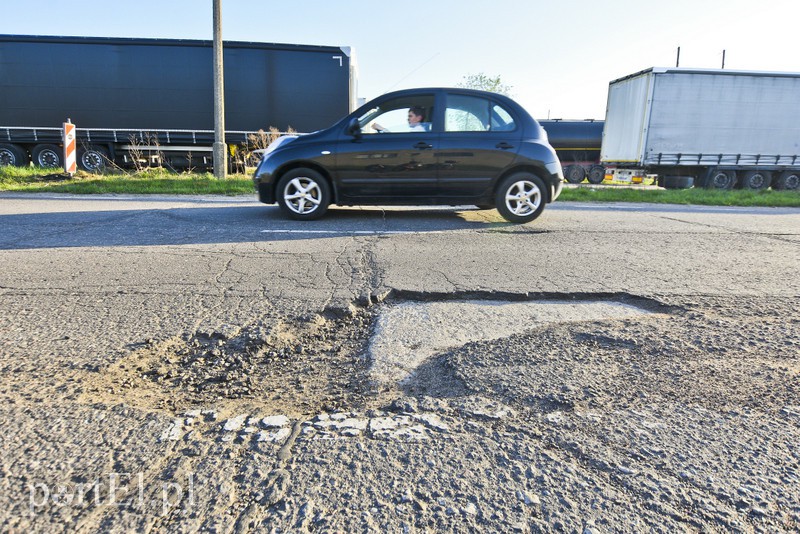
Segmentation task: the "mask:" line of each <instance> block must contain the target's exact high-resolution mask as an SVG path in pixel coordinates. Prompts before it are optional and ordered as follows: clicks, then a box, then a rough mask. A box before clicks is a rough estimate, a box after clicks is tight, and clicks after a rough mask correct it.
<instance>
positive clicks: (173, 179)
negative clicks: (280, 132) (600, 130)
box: [0, 167, 800, 207]
mask: <svg viewBox="0 0 800 534" xmlns="http://www.w3.org/2000/svg"><path fill="white" fill-rule="evenodd" d="M54 173H55V174H48V171H47V170H43V169H39V168H36V167H26V168H20V167H0V191H24V192H30V193H73V194H83V195H89V194H103V193H117V194H134V195H142V194H145V195H148V194H149V195H254V194H255V189H254V187H253V181H252V179H251V176H250V175H244V174H235V175H231V176H229V177H228V179H226V180H217V179H215V178H214V177H213V176H212V175H211V174H210V173H174V172H169V171H166V170H162V169H150V170H145V171H141V172H128V173H126V172H114V173H109V174H104V175H95V174H87V173H84V172H78V173H77V174H76V175H75V176H74V177H73V178H71V179H68V178H67V177H65V175H62V174H59V173H60V171H58V170H55V171H54ZM559 201H581V202H649V203H656V204H696V205H704V206H773V207H800V191H771V190H767V191H743V190H734V191H718V190H709V189H683V190H669V191H666V190H663V189H655V188H650V187H643V188H626V187H592V186H581V187H577V188H571V187H569V188H564V191H563V192H562V193H561V196H560V197H559Z"/></svg>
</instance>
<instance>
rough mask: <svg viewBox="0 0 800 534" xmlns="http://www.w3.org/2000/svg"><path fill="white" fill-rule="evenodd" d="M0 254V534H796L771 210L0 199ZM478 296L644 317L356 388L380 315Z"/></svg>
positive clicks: (779, 235) (532, 338)
mask: <svg viewBox="0 0 800 534" xmlns="http://www.w3.org/2000/svg"><path fill="white" fill-rule="evenodd" d="M0 229H2V231H1V232H0V296H2V299H0V302H1V303H2V304H0V310H1V311H2V313H0V373H2V377H3V380H2V382H0V417H1V418H2V422H3V428H4V432H3V433H2V434H0V453H1V456H0V510H1V511H0V525H2V530H3V531H9V532H52V531H59V530H67V531H79V532H94V531H111V532H127V531H131V530H141V531H167V530H168V531H186V532H194V531H215V532H216V531H222V532H247V531H251V530H252V531H261V530H267V531H275V532H286V531H292V532H304V531H312V530H314V531H323V532H324V531H334V532H338V531H343V532H353V531H362V532H384V531H405V532H432V531H475V530H482V531H503V532H508V531H518V532H584V533H586V532H631V531H653V532H675V531H704V532H728V531H735V532H784V531H785V532H793V531H797V530H798V529H800V490H799V489H798V488H800V448H799V447H800V389H799V388H798V384H800V382H799V381H798V380H799V379H800V364H799V363H798V357H800V319H798V312H797V310H798V309H799V308H800V306H799V305H798V303H799V300H798V297H799V296H800V282H799V281H798V276H797V266H798V265H800V211H798V210H793V209H769V208H752V209H748V208H723V207H720V208H701V207H690V206H653V205H632V204H614V205H598V204H588V203H586V204H583V203H556V204H554V205H551V206H548V209H547V210H546V211H545V213H544V215H543V216H542V217H541V218H540V219H539V220H537V221H536V222H534V223H532V224H529V225H524V226H515V225H510V224H507V223H505V222H504V221H503V220H502V219H501V218H500V217H499V215H498V214H497V213H496V212H494V211H476V210H472V209H453V208H424V209H423V208H406V209H399V208H397V209H396V208H392V209H379V208H363V209H359V208H347V209H343V208H334V209H332V210H331V211H330V213H329V215H328V216H327V217H326V218H325V219H323V220H320V221H314V222H309V223H297V222H292V221H288V220H284V219H282V218H281V217H280V215H279V212H278V210H277V208H275V207H268V206H263V205H260V204H258V203H257V202H256V201H254V200H253V199H252V198H223V197H203V198H201V197H174V198H167V197H124V196H91V197H76V196H57V195H22V194H2V195H0ZM481 300H485V301H487V302H495V301H503V300H507V301H509V302H527V301H533V300H537V301H545V302H546V301H549V300H552V301H558V302H569V301H574V302H576V303H580V304H581V305H583V304H586V303H592V302H607V303H611V304H614V305H617V304H626V305H633V306H637V307H640V308H644V309H647V310H648V311H649V312H650V313H648V314H646V315H642V316H636V317H629V318H602V317H597V316H591V317H586V319H585V320H584V321H571V322H569V323H541V324H540V323H537V324H532V325H531V327H530V328H529V329H525V328H522V329H519V328H515V329H513V332H514V333H512V334H510V335H509V334H504V335H503V336H501V337H498V338H497V339H487V338H486V336H481V337H476V338H475V339H477V340H476V341H470V342H467V343H463V342H460V343H457V344H454V345H453V346H452V347H449V348H446V349H443V350H439V349H440V347H441V345H440V344H437V345H436V346H437V350H438V352H436V353H435V354H433V355H432V356H430V357H428V358H427V359H425V360H424V361H423V362H422V363H421V364H420V365H419V367H418V368H417V370H416V372H415V374H414V375H413V377H412V379H411V380H405V381H403V382H402V383H400V384H396V385H391V384H389V385H387V384H384V383H376V382H375V381H374V380H373V379H372V374H371V373H372V370H371V362H370V358H369V351H368V345H369V340H370V337H371V336H372V335H373V333H374V331H375V328H376V324H378V321H379V317H381V314H382V313H384V312H386V311H389V310H391V309H393V307H394V306H398V305H400V304H403V303H409V302H410V303H414V302H431V303H434V302H438V303H444V304H445V305H446V304H447V303H448V302H462V301H471V302H472V301H481ZM453 309H454V310H456V309H457V308H456V307H454V308H453ZM445 315H446V314H445ZM455 318H456V319H457V316H456V317H455ZM407 328H408V329H409V330H410V329H417V330H418V331H422V332H425V331H426V329H427V330H430V331H431V332H433V330H432V329H434V328H436V325H435V324H433V323H431V322H429V321H427V320H426V319H425V318H424V317H422V318H421V319H420V320H419V321H418V323H417V324H414V323H413V321H412V322H409V325H408V327H407ZM418 331H414V332H413V333H414V335H413V336H408V338H409V339H412V340H413V339H417V338H418V337H419V332H418ZM488 337H491V336H488ZM409 350H413V346H411V349H409Z"/></svg>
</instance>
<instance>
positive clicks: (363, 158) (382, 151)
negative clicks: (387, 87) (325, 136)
mask: <svg viewBox="0 0 800 534" xmlns="http://www.w3.org/2000/svg"><path fill="white" fill-rule="evenodd" d="M376 102H377V103H376V105H375V106H372V107H370V109H369V110H368V111H367V112H365V113H363V114H362V115H361V116H360V117H359V118H358V120H359V125H360V127H361V132H360V134H359V135H355V136H352V135H347V134H343V135H342V137H341V138H340V140H339V142H338V144H337V154H336V168H337V176H336V180H337V184H338V191H339V200H338V202H339V203H340V204H346V203H348V202H353V203H365V202H369V201H375V202H379V203H392V204H402V203H404V202H409V203H416V204H433V203H435V202H436V198H437V193H438V183H437V168H436V156H435V149H436V147H437V145H438V140H439V134H438V133H437V132H436V131H435V129H434V128H433V113H434V108H435V106H434V104H435V93H414V94H411V95H407V96H400V97H393V98H392V99H390V100H387V101H383V102H381V101H376ZM412 110H417V111H419V110H421V111H419V112H420V113H422V114H423V115H424V120H423V122H422V123H419V124H414V125H413V126H412V125H411V123H410V120H411V119H410V117H411V113H412Z"/></svg>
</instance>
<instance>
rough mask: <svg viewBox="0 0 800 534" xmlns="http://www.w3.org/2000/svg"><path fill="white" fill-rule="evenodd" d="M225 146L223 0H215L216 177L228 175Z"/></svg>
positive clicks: (223, 177)
mask: <svg viewBox="0 0 800 534" xmlns="http://www.w3.org/2000/svg"><path fill="white" fill-rule="evenodd" d="M227 156H228V155H227V150H226V146H225V76H224V74H223V70H222V0H214V177H215V178H218V179H220V180H224V179H225V178H227V175H228V157H227Z"/></svg>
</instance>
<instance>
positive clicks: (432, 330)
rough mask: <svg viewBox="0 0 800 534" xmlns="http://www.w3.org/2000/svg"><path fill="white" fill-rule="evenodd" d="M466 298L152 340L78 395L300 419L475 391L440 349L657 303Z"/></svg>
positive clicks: (399, 301) (99, 373) (102, 371)
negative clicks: (395, 399) (401, 397)
mask: <svg viewBox="0 0 800 534" xmlns="http://www.w3.org/2000/svg"><path fill="white" fill-rule="evenodd" d="M457 297H458V295H446V296H441V298H439V296H437V297H435V300H433V299H432V300H424V301H421V300H408V299H405V298H402V297H396V296H393V297H392V298H391V299H389V300H386V301H384V302H383V303H382V304H381V305H379V306H372V307H352V308H351V309H349V311H347V312H343V313H341V314H338V315H336V314H332V313H331V314H328V313H323V314H312V315H308V316H303V317H284V318H281V319H275V318H272V319H263V320H259V321H256V322H254V323H252V324H249V325H244V326H237V325H221V326H217V327H214V328H213V329H211V328H205V329H201V330H199V331H196V332H189V333H186V334H185V335H183V336H178V337H175V338H172V339H168V340H164V341H159V342H146V343H143V344H141V345H140V346H138V347H137V348H136V350H134V351H132V352H131V353H130V354H129V355H128V356H126V357H125V358H123V359H121V360H119V361H118V362H116V363H114V364H112V365H110V366H107V367H103V368H96V369H92V371H94V372H90V373H86V372H84V373H83V376H82V377H81V380H82V382H83V384H84V387H83V392H82V394H81V396H80V398H81V400H82V401H83V402H88V403H98V402H99V403H106V404H117V403H119V402H124V403H126V404H128V405H131V406H136V407H141V408H145V409H155V410H167V411H170V412H172V413H180V412H182V411H186V410H191V409H193V408H197V407H213V408H214V409H215V410H219V411H220V413H221V414H224V413H228V412H232V411H239V410H241V409H242V408H243V406H245V405H250V406H252V407H253V408H254V409H259V410H262V409H263V410H264V411H265V412H266V413H282V414H286V415H289V416H293V417H301V416H305V415H309V414H317V413H320V412H334V411H341V410H368V409H371V408H374V407H376V406H382V405H383V403H385V402H387V401H388V402H390V401H391V398H392V396H393V395H394V396H396V395H397V394H403V392H405V394H406V395H409V394H410V395H415V394H416V393H420V394H423V395H433V396H435V397H437V398H460V397H464V396H467V395H469V391H468V389H467V388H465V387H464V384H462V383H461V382H460V380H459V379H457V378H456V377H455V376H454V374H453V372H452V369H448V367H447V365H446V362H441V361H439V359H437V358H436V357H435V356H436V355H439V356H441V355H442V354H444V353H446V352H447V351H449V350H452V349H456V348H459V347H462V346H464V345H466V344H468V343H470V342H481V341H489V340H496V339H502V338H508V337H510V336H513V335H515V334H522V333H525V332H528V331H531V330H534V329H537V328H542V327H545V326H547V325H548V324H551V323H569V322H585V321H602V320H618V319H628V318H635V317H640V316H643V315H647V314H649V313H653V312H652V311H648V309H646V308H648V307H650V308H652V307H653V302H648V301H645V300H642V301H641V302H639V301H638V300H636V299H627V301H626V302H620V301H612V300H608V299H605V300H585V299H575V300H551V299H548V298H543V299H541V300H527V299H528V296H527V295H519V296H516V297H515V296H509V298H508V299H506V298H505V296H503V297H500V298H498V297H497V295H494V298H491V299H486V298H481V296H476V295H472V294H471V295H469V297H475V298H471V299H470V300H457ZM422 298H425V296H422ZM515 299H516V300H515ZM522 299H525V300H522ZM601 299H602V297H601ZM621 300H626V299H624V298H621ZM631 302H632V303H631ZM635 304H641V306H639V305H635Z"/></svg>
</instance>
